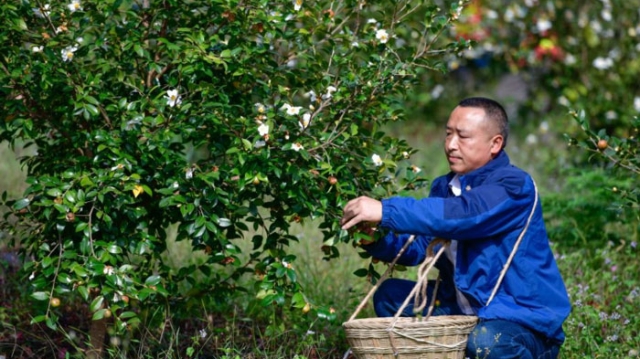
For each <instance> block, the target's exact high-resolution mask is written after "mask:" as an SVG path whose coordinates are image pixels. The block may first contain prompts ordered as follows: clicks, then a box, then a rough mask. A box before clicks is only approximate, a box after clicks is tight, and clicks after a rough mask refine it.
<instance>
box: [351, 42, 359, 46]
mask: <svg viewBox="0 0 640 359" xmlns="http://www.w3.org/2000/svg"><path fill="white" fill-rule="evenodd" d="M351 47H360V44H359V43H358V42H357V41H354V42H352V43H351Z"/></svg>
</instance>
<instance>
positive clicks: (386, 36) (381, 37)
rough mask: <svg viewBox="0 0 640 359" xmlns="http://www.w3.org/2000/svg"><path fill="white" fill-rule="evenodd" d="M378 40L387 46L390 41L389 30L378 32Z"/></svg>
mask: <svg viewBox="0 0 640 359" xmlns="http://www.w3.org/2000/svg"><path fill="white" fill-rule="evenodd" d="M376 39H378V40H380V43H381V44H386V43H387V41H389V33H387V30H385V29H380V30H377V31H376Z"/></svg>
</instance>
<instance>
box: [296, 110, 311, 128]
mask: <svg viewBox="0 0 640 359" xmlns="http://www.w3.org/2000/svg"><path fill="white" fill-rule="evenodd" d="M309 122H311V114H309V113H305V114H304V115H302V120H300V121H298V126H300V129H301V130H304V129H305V128H307V127H309Z"/></svg>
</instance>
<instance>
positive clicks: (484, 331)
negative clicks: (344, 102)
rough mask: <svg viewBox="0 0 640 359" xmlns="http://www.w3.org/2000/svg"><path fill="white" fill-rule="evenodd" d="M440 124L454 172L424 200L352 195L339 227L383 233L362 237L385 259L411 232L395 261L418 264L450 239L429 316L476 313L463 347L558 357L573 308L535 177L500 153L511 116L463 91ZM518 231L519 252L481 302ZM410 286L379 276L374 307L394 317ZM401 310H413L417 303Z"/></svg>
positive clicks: (477, 353) (471, 352) (485, 354)
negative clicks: (369, 227) (436, 242)
mask: <svg viewBox="0 0 640 359" xmlns="http://www.w3.org/2000/svg"><path fill="white" fill-rule="evenodd" d="M446 131H447V132H446V134H447V135H446V139H445V144H444V150H445V154H446V156H447V160H448V162H449V168H450V169H451V172H450V173H449V174H447V175H445V176H442V177H439V178H437V179H436V180H435V181H434V182H433V184H432V187H431V194H430V196H429V197H428V198H423V199H419V200H418V199H414V198H402V197H393V198H388V199H384V200H382V201H378V200H375V199H372V198H368V197H359V198H356V199H354V200H351V201H350V202H349V203H347V205H346V206H345V208H344V215H343V218H342V220H341V223H342V228H343V229H349V228H351V227H353V226H354V225H358V226H362V225H363V224H365V223H375V224H377V227H378V229H379V230H380V229H382V230H385V231H389V232H388V233H387V234H386V235H385V236H383V237H381V238H380V239H379V240H377V241H376V242H373V243H369V244H364V245H363V248H364V249H365V250H367V251H368V252H369V253H370V254H371V255H372V256H373V257H375V258H379V259H381V260H384V261H388V262H390V261H392V260H393V258H395V256H396V254H397V253H398V251H399V250H400V248H401V247H402V246H403V244H404V243H405V242H406V240H407V239H408V237H409V236H410V235H411V234H415V235H416V239H415V241H414V242H413V243H412V244H411V245H410V246H409V247H408V248H407V250H406V251H405V253H404V254H403V255H402V256H401V258H400V259H399V261H398V263H400V264H403V265H417V264H419V263H421V262H422V261H423V259H424V257H425V252H426V248H427V246H428V245H429V243H430V241H431V240H432V239H434V238H445V239H449V240H451V244H450V246H449V247H448V248H447V251H446V256H445V255H443V256H441V257H440V260H439V261H438V263H437V264H436V266H437V268H438V270H439V273H440V280H441V282H440V285H439V288H438V291H437V302H436V309H435V310H434V315H438V314H440V315H464V314H467V315H476V316H478V317H479V322H478V325H477V326H476V328H475V329H474V330H473V332H472V333H471V335H470V336H469V341H468V343H467V353H466V355H467V356H469V357H470V358H476V357H479V358H520V359H523V358H556V357H557V355H558V352H559V348H560V346H561V344H562V343H563V341H564V332H563V330H562V323H563V322H564V320H565V319H566V317H567V316H568V315H569V312H570V310H571V306H570V303H569V299H568V295H567V292H566V288H565V286H564V283H563V281H562V277H561V275H560V272H559V270H558V268H557V265H556V263H555V259H554V257H553V253H552V251H551V249H550V247H549V239H548V237H547V233H546V229H545V225H544V221H543V218H542V208H541V206H540V203H539V201H537V200H536V198H537V190H536V189H535V184H534V182H533V180H532V178H531V177H530V176H529V175H528V174H527V173H525V172H524V171H522V170H520V169H518V168H516V167H515V166H513V165H511V164H510V163H509V157H508V156H507V154H506V152H505V151H504V146H505V145H506V143H507V137H508V121H507V115H506V113H505V111H504V109H503V108H502V106H501V105H500V104H498V103H497V102H495V101H493V100H490V99H486V98H480V97H475V98H468V99H465V100H462V101H461V102H460V103H459V104H458V106H457V107H456V108H455V109H454V110H453V112H452V113H451V115H450V117H449V120H448V122H447V127H446ZM527 223H528V225H527ZM525 228H526V230H525ZM521 233H524V234H523V237H522V239H521V242H520V244H519V247H518V249H517V251H516V252H515V257H514V258H513V261H512V262H511V263H510V266H509V268H508V270H507V271H506V274H505V276H504V279H503V280H502V282H501V285H500V287H499V288H498V291H497V293H496V294H495V297H493V299H492V300H491V301H490V303H489V305H487V302H489V298H490V297H491V293H492V291H493V289H494V286H495V284H496V283H497V281H498V278H499V277H500V273H501V271H502V269H503V266H504V265H505V263H506V262H507V259H508V258H509V255H510V254H511V251H512V249H513V248H514V246H515V245H516V242H517V241H518V237H519V236H520V235H521ZM433 284H434V283H429V290H428V295H429V298H431V292H432V291H433V286H434V285H433ZM413 286H414V283H413V282H410V281H407V280H402V279H389V280H386V281H385V282H384V283H382V285H381V286H380V288H379V289H378V291H377V292H376V294H375V296H374V307H375V310H376V314H377V315H378V316H383V317H386V316H393V315H395V313H396V311H397V309H398V308H400V306H401V304H402V302H403V301H404V300H405V298H406V297H407V295H408V294H409V292H410V291H411V289H412V288H413ZM403 315H405V316H410V315H413V308H412V307H409V308H407V309H406V310H405V311H404V312H403Z"/></svg>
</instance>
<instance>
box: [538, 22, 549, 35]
mask: <svg viewBox="0 0 640 359" xmlns="http://www.w3.org/2000/svg"><path fill="white" fill-rule="evenodd" d="M536 28H537V29H538V32H541V33H542V32H546V31H547V30H550V29H551V21H549V20H548V19H539V20H538V22H536Z"/></svg>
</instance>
